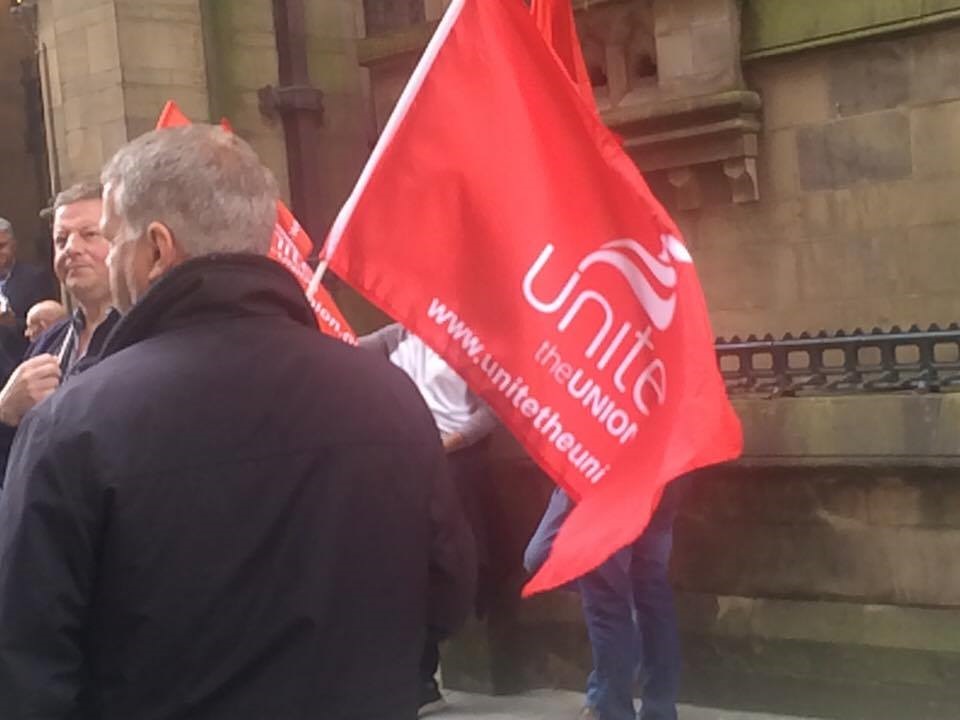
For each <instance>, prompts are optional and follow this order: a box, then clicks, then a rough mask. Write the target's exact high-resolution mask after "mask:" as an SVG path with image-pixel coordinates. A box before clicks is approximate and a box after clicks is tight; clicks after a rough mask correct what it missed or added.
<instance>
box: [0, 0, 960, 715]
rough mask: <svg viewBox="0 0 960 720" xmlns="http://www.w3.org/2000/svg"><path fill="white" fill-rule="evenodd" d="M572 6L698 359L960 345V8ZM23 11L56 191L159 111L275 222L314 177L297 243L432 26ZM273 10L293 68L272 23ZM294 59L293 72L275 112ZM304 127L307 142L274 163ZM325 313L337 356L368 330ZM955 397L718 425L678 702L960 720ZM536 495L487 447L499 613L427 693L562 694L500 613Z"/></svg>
mask: <svg viewBox="0 0 960 720" xmlns="http://www.w3.org/2000/svg"><path fill="white" fill-rule="evenodd" d="M490 1H493V0H490ZM518 1H519V0H518ZM573 1H574V7H575V9H576V10H577V20H578V26H579V29H580V33H581V37H582V40H583V45H584V51H585V56H586V59H587V62H588V65H589V69H590V72H591V78H592V80H593V82H594V86H595V90H596V95H597V100H598V105H599V107H600V109H601V111H602V114H603V117H604V119H605V120H606V122H608V124H610V125H611V126H612V127H613V128H614V129H615V130H616V132H617V133H618V134H619V135H620V136H621V137H623V138H624V142H625V146H626V147H627V149H628V150H629V152H630V153H631V156H632V157H633V158H634V159H635V160H636V162H637V163H638V165H639V166H640V167H641V169H643V170H644V172H645V174H646V176H647V178H648V180H649V182H650V184H651V186H652V187H653V189H654V190H655V192H656V193H657V194H658V196H659V197H660V198H661V199H662V201H663V202H664V204H665V205H666V206H667V207H668V208H669V209H670V210H671V212H672V213H673V214H674V216H675V217H676V218H677V220H678V222H679V223H680V225H681V227H682V229H683V230H684V233H685V236H686V239H687V241H688V243H689V245H690V246H691V248H692V250H693V254H694V257H695V259H696V262H697V264H698V268H699V272H700V276H701V278H702V281H703V284H704V289H705V292H706V295H707V299H708V304H709V306H710V309H711V314H712V319H713V323H714V327H715V330H716V332H717V334H718V335H722V336H727V337H729V336H732V335H741V336H743V335H747V334H750V333H757V334H762V333H766V332H770V333H773V334H775V335H781V334H783V333H787V332H793V333H798V332H800V331H804V330H811V331H816V330H819V329H827V330H837V329H848V330H852V329H854V328H856V327H864V328H870V327H873V326H881V327H889V326H891V325H901V326H908V325H910V324H913V323H917V324H920V325H924V326H925V325H928V324H930V323H939V324H941V325H946V324H948V323H950V322H954V321H957V320H960V293H958V292H957V290H956V287H957V285H958V282H957V281H958V279H960V278H958V274H960V273H958V268H960V0H924V1H923V2H919V1H918V0H886V1H885V2H882V3H878V2H874V1H873V0H836V1H835V2H830V3H826V2H822V3H821V2H797V1H796V0H739V1H738V0H573ZM24 4H26V5H28V6H29V8H32V10H29V8H28V12H33V13H34V14H35V16H34V22H35V28H36V47H37V50H38V57H42V58H44V59H45V60H44V61H45V64H46V71H45V72H44V73H43V77H44V99H45V109H46V129H47V135H48V143H47V148H48V153H49V154H50V160H51V162H50V167H51V169H52V173H51V177H53V178H54V182H53V184H54V185H56V184H57V183H58V182H59V183H60V184H64V183H67V182H71V181H74V180H76V179H80V178H85V177H90V176H94V175H96V173H97V172H98V171H99V168H100V166H101V164H102V163H103V161H104V160H105V159H106V158H107V157H108V156H109V155H110V153H111V152H112V151H113V150H114V149H115V148H116V147H118V146H119V145H120V144H121V143H123V142H124V141H125V140H127V139H129V138H131V137H134V136H136V135H137V134H139V133H141V132H143V131H144V130H146V129H147V128H149V127H151V126H152V125H153V123H154V122H155V119H156V116H157V114H158V113H159V112H160V109H161V107H162V106H163V103H164V102H165V101H166V100H167V99H169V98H173V99H176V100H177V101H178V102H179V103H180V105H181V106H182V107H183V109H184V110H185V111H186V112H187V113H188V114H189V115H190V116H191V117H193V118H195V119H197V120H214V121H215V120H218V119H219V118H221V117H224V116H225V117H227V118H229V120H230V121H231V123H232V124H233V126H234V128H235V129H236V130H237V132H239V133H240V134H241V135H243V136H244V137H245V138H247V139H248V140H250V141H251V142H252V143H253V145H254V146H255V147H256V149H257V150H258V152H260V154H261V156H262V157H263V158H264V160H265V161H266V163H267V164H268V165H269V166H270V167H271V168H272V169H273V170H274V172H275V174H276V175H277V177H278V179H280V181H281V184H282V185H283V187H284V190H285V192H288V193H290V195H291V196H292V197H294V200H296V190H297V188H296V187H292V186H291V183H290V181H289V179H290V178H294V177H296V172H295V171H294V166H295V165H296V164H297V163H301V164H302V163H306V164H307V165H313V166H315V168H318V169H319V172H318V177H319V181H318V182H317V183H316V185H315V187H313V188H312V190H313V192H312V195H311V198H312V204H313V205H314V207H311V208H310V212H311V213H315V220H314V221H313V222H312V226H310V227H309V229H311V230H312V231H313V234H314V236H315V239H319V238H320V236H321V235H322V232H323V229H324V227H325V226H326V225H329V222H330V221H331V220H332V218H333V216H334V214H335V213H336V210H337V209H338V207H339V206H340V204H341V203H342V202H343V200H344V199H345V198H346V196H347V194H348V193H349V191H350V189H351V187H352V185H353V183H354V181H355V179H356V178H357V176H358V175H359V172H360V169H361V167H362V165H363V162H364V160H365V158H366V156H367V155H368V153H369V151H370V148H371V147H372V144H373V142H374V141H375V139H376V137H377V133H378V131H379V129H380V128H382V127H383V125H384V123H385V122H386V119H387V117H388V115H389V112H390V110H391V108H392V106H393V104H394V103H395V102H396V99H397V97H398V96H399V94H400V91H401V90H402V87H403V85H404V83H405V82H406V79H407V78H408V76H409V74H410V72H411V70H412V68H413V66H414V64H415V62H416V59H417V56H418V53H419V51H420V50H421V49H422V48H423V46H424V45H425V43H426V41H427V40H428V38H429V36H430V33H431V31H432V29H433V27H434V26H435V24H436V22H437V20H438V18H439V17H440V15H441V14H442V12H443V9H444V6H445V5H446V2H445V1H444V0H299V1H298V0H287V1H286V2H283V0H272V1H271V0H149V1H147V0H84V2H76V1H75V0H29V1H28V2H26V3H24ZM292 6H298V7H299V8H300V10H301V14H300V15H298V16H297V17H298V18H299V23H298V24H297V27H295V28H293V31H294V32H293V36H294V38H293V40H294V42H293V43H292V45H290V46H289V47H288V45H289V42H287V44H285V43H284V41H278V30H282V27H281V26H280V25H279V24H278V23H277V22H275V19H276V18H277V17H278V15H277V8H278V7H288V9H289V7H292ZM287 27H288V31H289V29H290V28H289V23H287ZM0 32H6V31H5V30H4V28H3V27H2V26H0ZM287 34H289V32H288V33H287ZM297 38H299V40H298V39H297ZM288 41H289V38H288ZM301 41H302V44H301V45H298V44H297V43H298V42H301ZM291 47H292V48H293V50H294V51H295V50H296V48H297V47H302V48H303V49H304V52H305V64H306V74H307V75H308V78H307V81H308V82H306V83H304V82H300V83H299V84H294V85H293V86H291V83H290V82H289V81H288V80H285V79H284V78H282V77H281V76H282V75H283V70H282V66H283V61H282V58H283V57H286V55H285V54H284V53H285V52H287V51H290V48H291ZM8 70H9V68H8ZM301 80H302V78H301ZM0 82H4V83H7V82H9V75H8V71H4V72H3V75H2V77H0ZM316 91H319V92H320V93H321V95H318V94H317V92H316ZM318 98H319V100H318ZM301 112H305V113H308V114H309V115H310V117H312V118H313V123H312V124H310V123H307V124H306V125H305V126H304V127H305V128H306V130H305V132H307V133H308V134H309V135H310V138H311V139H310V142H308V143H303V144H301V145H300V146H299V149H298V150H297V151H296V155H295V156H292V155H291V149H290V148H291V147H292V146H291V144H290V142H289V141H290V137H289V133H288V132H286V131H285V129H286V123H287V122H288V120H289V118H290V116H291V114H296V113H301ZM3 117H4V118H6V115H4V116H3ZM294 184H296V183H294ZM6 185H7V183H6V181H5V184H4V188H5V190H4V191H5V192H7V191H8V190H9V192H10V193H11V197H15V193H16V192H18V191H19V190H17V189H16V188H12V187H11V188H7V187H6ZM4 200H5V198H0V202H2V201H4ZM294 205H295V207H294V209H295V210H297V208H296V202H294ZM338 293H339V298H340V300H341V302H342V304H343V306H344V309H345V311H346V313H347V314H348V316H349V317H350V318H351V320H353V321H354V323H355V325H356V327H357V329H358V330H361V331H363V330H367V329H369V328H371V327H373V326H374V325H375V324H376V323H378V322H380V321H382V318H381V316H379V314H378V313H377V312H375V311H373V310H372V309H371V308H369V307H368V306H366V305H364V304H363V303H362V302H360V301H359V300H358V299H357V298H356V297H354V296H352V295H351V294H350V293H349V292H348V291H347V290H345V289H343V288H340V289H339V290H338ZM948 349H949V348H948ZM958 399H960V396H958V395H952V394H949V393H931V394H903V393H901V394H886V395H863V396H850V397H837V396H829V397H828V396H822V397H796V398H776V399H774V398H765V397H757V396H753V397H744V398H741V399H738V400H737V407H738V410H739V411H740V414H741V417H742V419H743V421H744V428H745V433H746V439H747V450H746V453H745V457H744V458H743V460H742V461H741V462H740V463H737V464H734V465H731V466H729V467H726V468H721V469H716V470H713V471H710V472H707V473H704V474H703V475H702V476H701V478H700V479H699V481H698V482H697V484H696V489H695V491H694V493H693V494H692V496H691V497H690V499H689V501H688V503H687V507H686V509H685V512H684V515H683V517H682V519H681V522H680V523H679V526H678V532H677V546H676V558H675V561H676V562H675V565H676V567H675V575H676V582H677V585H678V587H679V588H680V589H681V596H680V607H681V615H682V621H683V626H684V636H685V643H686V649H687V652H686V654H687V662H688V672H687V681H686V686H685V695H686V697H688V698H690V699H695V700H698V701H702V702H707V703H719V704H728V705H731V706H740V707H749V708H768V709H774V710H782V711H795V712H798V713H804V714H811V715H814V714H816V715H822V716H824V717H843V718H871V719H873V718H905V717H910V718H916V719H917V720H920V719H922V718H954V717H960V691H958V690H957V688H958V687H960V684H958V683H957V682H956V680H957V677H958V676H960V611H958V610H957V608H958V607H960V573H957V572H954V571H953V566H954V565H955V558H956V557H957V556H958V554H960V486H957V484H956V477H957V466H958V465H960V441H958V440H957V433H956V428H957V427H958V424H960V403H958ZM547 487H548V483H547V481H546V480H545V479H544V478H543V476H542V475H541V474H540V473H539V472H538V471H537V470H536V469H535V468H534V467H533V465H532V464H531V463H530V462H529V461H527V460H525V459H524V458H523V457H522V456H521V455H520V454H519V453H518V451H517V448H516V446H514V445H512V444H511V443H510V442H509V440H508V439H507V438H501V442H500V445H499V447H498V449H497V452H496V456H495V458H494V470H493V472H492V473H491V488H492V497H491V504H492V505H494V506H495V507H496V515H497V517H498V518H499V520H498V530H497V533H496V537H497V538H498V544H497V547H496V548H495V555H496V556H497V557H498V558H499V560H498V564H499V566H500V571H501V572H500V576H499V581H500V591H499V593H498V594H497V596H496V597H495V598H494V602H493V605H492V607H491V611H490V613H489V615H488V617H487V618H486V619H485V621H484V622H483V623H477V624H475V625H473V626H472V627H471V629H470V631H469V632H468V633H467V634H466V635H465V636H463V637H462V638H461V639H460V640H458V641H457V642H456V643H455V644H454V645H453V646H452V647H451V648H450V652H449V653H448V654H447V660H446V666H445V677H446V678H447V680H448V681H451V682H453V683H456V684H458V685H460V686H462V687H472V688H476V689H486V690H492V691H509V690H512V689H517V688H520V687H527V686H530V685H537V684H544V683H547V684H563V685H568V686H572V687H578V686H580V685H581V683H582V681H583V677H584V674H585V669H586V668H587V667H588V665H589V658H588V648H587V646H586V643H585V639H584V636H583V632H582V628H581V627H580V622H579V610H578V606H577V602H576V599H575V598H570V597H567V596H564V595H562V594H557V595H553V596H548V597H543V598H539V599H536V600H535V601H532V602H529V603H525V604H520V603H518V602H517V600H516V591H517V589H518V587H519V585H520V583H521V582H522V579H523V578H522V575H521V573H520V570H519V563H518V560H519V552H520V549H521V548H522V546H523V544H524V542H525V540H526V538H527V537H528V536H529V533H530V531H531V530H532V527H533V525H534V524H535V523H536V520H537V515H538V512H539V510H540V507H541V502H542V500H543V498H544V494H545V492H546V489H547Z"/></svg>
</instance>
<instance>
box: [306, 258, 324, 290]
mask: <svg viewBox="0 0 960 720" xmlns="http://www.w3.org/2000/svg"><path fill="white" fill-rule="evenodd" d="M329 265H330V261H329V260H321V261H320V263H319V264H318V265H317V269H316V270H315V271H314V273H313V277H312V278H310V284H309V285H307V297H313V296H314V295H316V294H317V290H318V289H319V288H320V283H322V282H323V276H324V275H325V274H326V272H327V267H328V266H329Z"/></svg>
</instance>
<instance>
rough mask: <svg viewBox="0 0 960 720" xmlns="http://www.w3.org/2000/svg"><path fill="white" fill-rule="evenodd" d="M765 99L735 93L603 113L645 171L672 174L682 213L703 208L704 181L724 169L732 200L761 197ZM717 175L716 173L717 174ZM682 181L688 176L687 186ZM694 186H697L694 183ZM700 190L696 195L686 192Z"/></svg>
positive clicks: (747, 199)
mask: <svg viewBox="0 0 960 720" xmlns="http://www.w3.org/2000/svg"><path fill="white" fill-rule="evenodd" d="M759 111H760V97H759V96H758V95H757V94H756V93H753V92H749V91H744V90H736V91H730V92H724V93H716V94H714V95H707V96H702V97H695V98H686V99H677V100H666V101H661V102H659V103H651V104H649V105H647V106H641V105H629V106H621V107H619V108H616V109H614V110H610V111H608V112H607V113H605V114H604V120H605V121H606V122H607V124H608V125H609V126H610V127H611V128H612V129H613V130H614V132H616V133H617V134H618V135H620V136H621V137H622V138H623V141H624V146H625V147H626V149H627V151H628V152H629V153H630V155H631V157H632V158H633V159H634V161H635V162H636V163H637V166H638V167H639V168H640V169H641V170H642V171H643V172H645V173H663V172H666V173H667V178H668V180H669V181H670V184H671V185H672V186H673V187H675V188H677V192H678V196H677V198H676V200H677V205H678V207H680V208H681V209H683V210H694V209H696V208H697V207H699V206H700V204H701V200H702V197H703V193H701V192H700V190H699V187H700V184H701V183H700V182H699V181H696V182H694V181H693V180H692V179H690V178H688V177H687V176H688V175H690V174H697V173H699V174H703V175H708V174H711V173H710V168H712V167H719V168H720V169H721V170H722V175H723V176H724V177H725V178H727V180H728V182H729V193H728V197H729V201H732V202H735V203H743V202H750V201H754V200H757V199H759V190H758V187H757V164H756V158H757V146H758V142H757V136H758V133H759V131H760V118H759ZM714 174H716V173H714ZM680 178H685V179H684V180H683V181H682V182H681V181H680ZM691 183H693V184H691ZM694 186H695V187H697V188H698V189H697V190H696V192H691V191H690V190H688V189H686V188H690V187H694Z"/></svg>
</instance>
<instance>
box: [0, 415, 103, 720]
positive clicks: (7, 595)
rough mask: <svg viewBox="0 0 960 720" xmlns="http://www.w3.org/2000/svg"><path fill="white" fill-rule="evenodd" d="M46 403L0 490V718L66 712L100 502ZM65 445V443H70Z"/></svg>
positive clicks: (29, 422)
mask: <svg viewBox="0 0 960 720" xmlns="http://www.w3.org/2000/svg"><path fill="white" fill-rule="evenodd" d="M52 404H53V403H51V402H46V403H43V404H41V405H40V406H38V407H37V408H35V409H34V410H32V411H31V412H30V413H28V414H27V416H26V417H25V418H24V421H23V423H21V426H20V431H19V432H18V433H17V437H16V440H15V441H14V445H13V452H12V455H11V458H10V464H9V467H8V469H7V477H6V484H5V487H4V490H3V492H2V494H0V717H3V718H31V719H36V720H46V719H47V718H49V719H50V720H54V718H56V719H57V720H63V719H64V718H70V717H74V713H75V712H76V711H77V706H78V702H79V699H80V694H81V692H82V691H83V688H84V686H85V685H86V683H85V680H84V674H85V672H86V668H85V665H84V659H83V653H82V651H81V642H82V635H83V629H84V627H85V625H86V621H87V618H86V612H87V608H88V607H89V605H90V598H91V596H92V590H93V583H94V575H95V563H96V560H95V555H96V547H97V545H98V536H99V533H100V527H101V517H100V515H101V511H102V506H101V504H100V502H99V501H98V499H97V497H96V493H95V491H93V490H92V482H91V481H90V474H89V472H88V468H87V467H85V466H88V463H87V461H86V460H85V456H87V455H88V453H81V452H78V451H77V448H76V444H77V441H76V440H73V439H71V438H68V437H59V433H58V431H57V422H56V420H55V417H54V414H53V409H52V408H51V405H52ZM71 445H73V446H74V447H71Z"/></svg>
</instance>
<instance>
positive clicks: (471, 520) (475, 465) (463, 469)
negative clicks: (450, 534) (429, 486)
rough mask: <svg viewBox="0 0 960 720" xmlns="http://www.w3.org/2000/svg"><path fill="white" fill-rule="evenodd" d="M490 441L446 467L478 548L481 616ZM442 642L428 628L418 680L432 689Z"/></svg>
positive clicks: (479, 608)
mask: <svg viewBox="0 0 960 720" xmlns="http://www.w3.org/2000/svg"><path fill="white" fill-rule="evenodd" d="M489 444H490V443H489V440H488V439H484V440H481V441H480V442H477V443H474V444H473V445H470V446H469V447H465V448H463V449H462V450H457V451H455V452H452V453H449V454H448V455H447V466H448V467H449V471H450V477H451V479H452V480H453V484H454V486H455V487H456V488H457V495H458V496H459V497H460V504H461V506H462V507H463V514H464V515H465V516H466V518H467V523H468V524H469V525H470V529H471V530H472V531H473V537H474V540H475V542H476V546H477V565H478V567H477V597H476V600H475V607H476V610H477V612H482V611H483V610H484V608H485V606H486V600H485V598H486V596H487V594H488V592H489V581H488V576H489V567H490V543H489V537H488V529H487V502H486V498H488V497H489V487H488V482H487V476H486V468H487V450H488V447H489ZM442 639H443V638H442V637H440V636H439V635H438V633H436V632H434V631H433V630H431V629H430V628H427V639H426V642H425V643H424V648H423V655H422V656H421V659H420V680H421V681H422V683H423V684H424V685H427V686H429V685H432V684H433V682H434V676H435V675H436V674H437V668H438V667H439V666H440V650H439V643H440V641H441V640H442Z"/></svg>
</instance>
